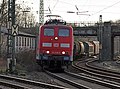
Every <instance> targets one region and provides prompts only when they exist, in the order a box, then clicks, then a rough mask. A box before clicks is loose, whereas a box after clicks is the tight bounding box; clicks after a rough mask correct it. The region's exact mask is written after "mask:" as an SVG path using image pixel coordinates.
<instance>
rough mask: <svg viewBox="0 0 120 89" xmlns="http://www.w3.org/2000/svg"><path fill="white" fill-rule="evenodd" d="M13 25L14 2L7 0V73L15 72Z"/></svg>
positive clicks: (13, 0)
mask: <svg viewBox="0 0 120 89" xmlns="http://www.w3.org/2000/svg"><path fill="white" fill-rule="evenodd" d="M13 25H15V0H8V23H7V29H8V37H7V60H8V72H10V73H13V72H14V70H15V43H14V40H15V38H14V36H13V35H12V26H13Z"/></svg>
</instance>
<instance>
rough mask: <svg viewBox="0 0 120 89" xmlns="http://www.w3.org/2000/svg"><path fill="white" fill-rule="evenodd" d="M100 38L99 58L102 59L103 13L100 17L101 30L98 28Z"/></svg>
mask: <svg viewBox="0 0 120 89" xmlns="http://www.w3.org/2000/svg"><path fill="white" fill-rule="evenodd" d="M98 36H99V37H98V38H99V42H100V43H99V45H100V47H99V60H102V59H101V58H102V53H101V50H102V15H100V17H99V30H98Z"/></svg>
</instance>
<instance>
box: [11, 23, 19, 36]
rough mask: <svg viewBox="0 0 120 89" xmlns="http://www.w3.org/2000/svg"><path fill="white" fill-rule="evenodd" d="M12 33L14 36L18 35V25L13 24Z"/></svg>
mask: <svg viewBox="0 0 120 89" xmlns="http://www.w3.org/2000/svg"><path fill="white" fill-rule="evenodd" d="M12 35H13V36H16V35H18V25H13V26H12Z"/></svg>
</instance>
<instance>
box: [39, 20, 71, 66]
mask: <svg viewBox="0 0 120 89" xmlns="http://www.w3.org/2000/svg"><path fill="white" fill-rule="evenodd" d="M55 22H56V21H55ZM38 45H39V47H38V48H37V61H38V63H39V64H40V65H41V66H42V67H43V66H47V67H50V68H51V67H52V68H54V67H57V68H58V67H60V68H61V67H64V66H68V65H69V64H70V63H71V62H72V61H73V29H72V27H71V26H67V25H63V24H61V23H60V24H59V23H57V24H56V23H55V24H45V25H43V26H41V28H40V34H39V42H38Z"/></svg>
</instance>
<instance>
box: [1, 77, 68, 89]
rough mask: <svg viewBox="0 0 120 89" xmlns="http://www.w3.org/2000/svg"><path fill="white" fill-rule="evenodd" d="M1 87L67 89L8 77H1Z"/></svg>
mask: <svg viewBox="0 0 120 89" xmlns="http://www.w3.org/2000/svg"><path fill="white" fill-rule="evenodd" d="M0 85H1V86H7V87H10V88H15V89H42V88H45V89H67V88H66V87H62V86H58V85H53V84H48V83H43V82H38V81H32V80H28V79H22V78H17V77H12V76H7V75H0Z"/></svg>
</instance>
